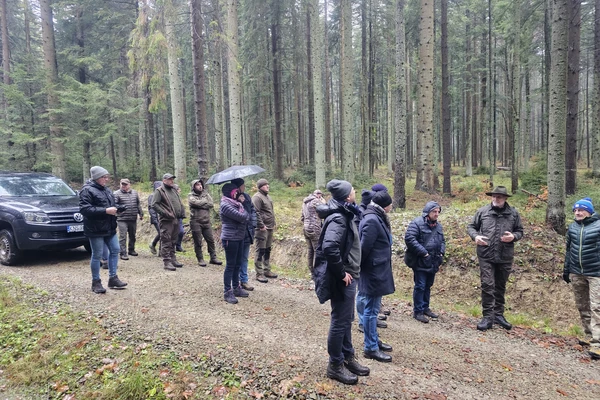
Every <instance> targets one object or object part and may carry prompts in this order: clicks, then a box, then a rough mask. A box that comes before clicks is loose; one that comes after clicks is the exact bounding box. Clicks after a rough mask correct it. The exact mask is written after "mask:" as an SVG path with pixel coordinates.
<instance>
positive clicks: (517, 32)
mask: <svg viewBox="0 0 600 400" xmlns="http://www.w3.org/2000/svg"><path fill="white" fill-rule="evenodd" d="M513 8H514V14H513V18H514V21H513V24H514V28H513V50H512V51H513V54H512V57H513V59H512V63H513V65H512V73H511V81H512V93H511V98H512V99H511V103H512V104H511V110H512V116H513V120H512V135H511V146H510V148H511V149H512V155H511V158H512V168H511V170H510V177H511V192H512V193H516V192H517V190H518V189H519V136H520V133H521V132H520V130H521V73H520V71H521V66H520V65H521V64H520V60H521V10H522V7H521V0H517V1H515V2H514V3H513Z"/></svg>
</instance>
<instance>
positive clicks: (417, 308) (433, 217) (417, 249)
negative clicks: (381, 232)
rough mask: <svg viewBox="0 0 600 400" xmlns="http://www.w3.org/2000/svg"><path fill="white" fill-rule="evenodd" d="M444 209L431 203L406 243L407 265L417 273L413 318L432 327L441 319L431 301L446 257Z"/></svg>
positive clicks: (409, 231)
mask: <svg viewBox="0 0 600 400" xmlns="http://www.w3.org/2000/svg"><path fill="white" fill-rule="evenodd" d="M441 212H442V207H441V206H440V205H439V204H438V203H436V202H435V201H428V202H427V204H425V207H423V214H422V215H421V216H419V217H417V218H415V219H414V220H413V221H412V222H411V223H410V224H409V225H408V228H407V229H406V234H405V235H404V242H405V243H406V253H405V254H404V262H405V263H406V265H407V266H408V267H409V268H411V269H412V270H413V276H414V281H415V286H414V288H413V317H414V319H416V320H417V321H420V322H423V323H425V324H426V323H428V322H429V319H428V318H427V317H429V318H433V319H437V317H438V315H437V314H435V313H434V312H433V311H431V308H430V307H429V300H430V297H431V286H433V282H434V280H435V274H436V273H437V272H438V270H439V269H440V265H442V262H443V261H444V254H445V253H446V241H445V239H444V232H443V230H442V224H441V223H440V222H439V221H438V217H439V215H440V213H441Z"/></svg>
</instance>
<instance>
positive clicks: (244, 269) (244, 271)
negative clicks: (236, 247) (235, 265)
mask: <svg viewBox="0 0 600 400" xmlns="http://www.w3.org/2000/svg"><path fill="white" fill-rule="evenodd" d="M249 255H250V242H246V241H244V249H243V250H242V265H241V266H240V282H242V283H248V256H249Z"/></svg>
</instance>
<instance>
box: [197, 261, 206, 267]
mask: <svg viewBox="0 0 600 400" xmlns="http://www.w3.org/2000/svg"><path fill="white" fill-rule="evenodd" d="M198 265H199V266H201V267H206V261H204V260H198Z"/></svg>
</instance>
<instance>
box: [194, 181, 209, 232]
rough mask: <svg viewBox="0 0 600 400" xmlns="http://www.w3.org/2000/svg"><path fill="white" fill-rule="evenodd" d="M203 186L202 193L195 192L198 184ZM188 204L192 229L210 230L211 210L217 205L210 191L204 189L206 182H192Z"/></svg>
mask: <svg viewBox="0 0 600 400" xmlns="http://www.w3.org/2000/svg"><path fill="white" fill-rule="evenodd" d="M198 182H200V183H201V184H202V191H201V192H200V193H198V192H196V191H195V190H194V186H196V183H198ZM187 200H188V204H189V206H190V227H191V228H192V230H195V229H194V228H195V227H199V228H210V226H211V224H210V212H211V211H210V210H212V209H213V208H214V207H215V205H214V204H213V199H212V197H211V196H210V193H208V190H206V189H205V188H204V182H203V181H202V179H195V180H193V181H192V185H191V192H190V193H189V194H188V198H187Z"/></svg>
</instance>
